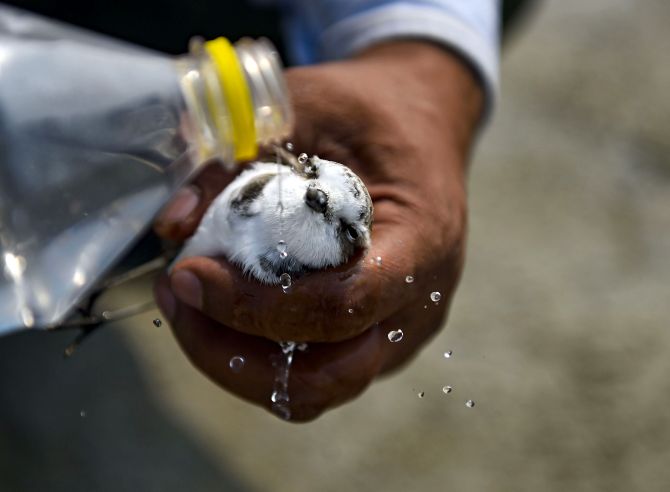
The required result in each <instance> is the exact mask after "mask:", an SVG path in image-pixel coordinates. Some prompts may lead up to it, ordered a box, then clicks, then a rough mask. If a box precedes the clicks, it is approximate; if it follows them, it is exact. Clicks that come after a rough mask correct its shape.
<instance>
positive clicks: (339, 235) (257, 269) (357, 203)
mask: <svg viewBox="0 0 670 492" xmlns="http://www.w3.org/2000/svg"><path fill="white" fill-rule="evenodd" d="M275 150H276V152H277V155H278V156H279V157H280V164H277V163H267V162H257V163H254V164H252V165H251V166H250V168H249V169H247V170H245V171H244V172H242V173H241V174H240V175H239V176H238V177H237V178H236V179H235V180H234V181H233V182H232V183H230V185H228V186H227V187H226V188H225V189H224V190H223V192H222V193H221V194H220V195H219V196H217V197H216V198H215V199H214V201H213V202H212V204H211V205H210V207H209V209H208V210H207V212H206V213H205V215H204V217H203V219H202V221H201V223H200V225H199V227H198V229H197V231H196V232H195V234H194V235H193V236H192V237H191V238H190V239H189V240H188V242H187V243H186V245H185V246H184V248H183V250H182V251H181V252H180V254H179V255H178V257H177V259H176V261H179V260H181V259H184V258H188V257H191V256H219V255H225V256H226V257H227V258H228V260H229V261H231V262H232V263H234V264H237V265H238V266H240V267H241V268H242V270H243V271H244V272H245V274H248V275H251V276H253V277H255V278H256V279H258V280H259V281H260V282H261V283H265V284H278V283H280V277H281V275H282V274H283V273H288V274H289V275H293V274H299V273H304V272H307V271H310V270H319V269H323V268H327V267H332V266H337V265H340V264H342V263H344V262H346V261H347V260H348V259H349V258H350V257H351V256H352V255H353V253H354V252H355V251H356V249H359V248H368V247H369V246H370V230H371V225H372V215H373V207H372V200H371V199H370V194H369V193H368V190H367V188H366V187H365V185H364V184H363V182H362V181H361V179H360V178H359V177H358V176H356V175H355V174H354V173H353V172H352V171H351V170H350V169H349V168H348V167H346V166H344V165H342V164H339V163H337V162H332V161H327V160H324V159H320V158H319V157H317V156H313V157H311V158H309V159H308V158H307V155H306V154H301V155H300V157H298V158H296V157H295V156H294V155H293V154H291V153H290V152H288V151H285V150H284V149H281V148H279V147H277V148H276V149H275Z"/></svg>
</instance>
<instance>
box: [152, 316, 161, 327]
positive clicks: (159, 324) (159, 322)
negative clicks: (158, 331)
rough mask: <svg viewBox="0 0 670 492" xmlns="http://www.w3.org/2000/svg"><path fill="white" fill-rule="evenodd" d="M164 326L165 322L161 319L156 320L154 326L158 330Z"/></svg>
mask: <svg viewBox="0 0 670 492" xmlns="http://www.w3.org/2000/svg"><path fill="white" fill-rule="evenodd" d="M162 324H163V322H162V321H161V320H160V319H158V318H156V319H155V320H154V326H155V327H156V328H160V327H161V325H162Z"/></svg>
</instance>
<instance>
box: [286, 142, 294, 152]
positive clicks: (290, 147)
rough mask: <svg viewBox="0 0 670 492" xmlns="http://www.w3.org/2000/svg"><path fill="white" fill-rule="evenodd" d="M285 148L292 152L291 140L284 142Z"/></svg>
mask: <svg viewBox="0 0 670 492" xmlns="http://www.w3.org/2000/svg"><path fill="white" fill-rule="evenodd" d="M286 150H288V151H289V152H293V143H292V142H286Z"/></svg>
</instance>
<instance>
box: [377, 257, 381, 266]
mask: <svg viewBox="0 0 670 492" xmlns="http://www.w3.org/2000/svg"><path fill="white" fill-rule="evenodd" d="M375 263H377V265H380V266H381V264H382V257H381V256H377V257H376V258H375Z"/></svg>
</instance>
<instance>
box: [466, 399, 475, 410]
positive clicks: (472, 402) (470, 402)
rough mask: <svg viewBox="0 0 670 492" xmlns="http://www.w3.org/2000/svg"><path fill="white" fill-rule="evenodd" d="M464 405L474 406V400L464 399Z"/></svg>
mask: <svg viewBox="0 0 670 492" xmlns="http://www.w3.org/2000/svg"><path fill="white" fill-rule="evenodd" d="M465 406H466V407H468V408H472V407H474V406H475V402H474V400H468V401H466V402H465Z"/></svg>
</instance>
